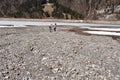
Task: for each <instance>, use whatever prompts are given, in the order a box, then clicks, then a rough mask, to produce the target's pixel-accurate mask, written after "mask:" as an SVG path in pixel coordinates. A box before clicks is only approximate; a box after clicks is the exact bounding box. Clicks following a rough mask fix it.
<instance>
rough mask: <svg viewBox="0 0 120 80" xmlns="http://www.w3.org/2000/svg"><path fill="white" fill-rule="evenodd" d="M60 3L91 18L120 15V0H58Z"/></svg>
mask: <svg viewBox="0 0 120 80" xmlns="http://www.w3.org/2000/svg"><path fill="white" fill-rule="evenodd" d="M58 3H59V4H61V5H63V6H65V7H68V8H70V9H72V10H74V11H76V12H78V13H81V14H83V15H84V16H85V17H86V18H89V19H102V18H103V19H105V18H106V17H108V18H109V17H110V16H111V17H116V16H120V0H58Z"/></svg>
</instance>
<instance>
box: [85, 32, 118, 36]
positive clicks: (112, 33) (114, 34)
mask: <svg viewBox="0 0 120 80" xmlns="http://www.w3.org/2000/svg"><path fill="white" fill-rule="evenodd" d="M83 32H85V33H89V34H97V35H109V36H120V33H117V32H106V31H83Z"/></svg>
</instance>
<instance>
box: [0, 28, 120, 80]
mask: <svg viewBox="0 0 120 80" xmlns="http://www.w3.org/2000/svg"><path fill="white" fill-rule="evenodd" d="M69 28H71V27H69ZM116 39H117V38H114V39H113V38H112V37H107V36H96V35H83V34H82V35H81V34H76V33H74V32H71V31H69V29H68V28H66V27H59V28H57V32H52V33H50V32H49V29H48V27H26V28H0V80H119V79H120V45H119V42H118V41H117V40H116Z"/></svg>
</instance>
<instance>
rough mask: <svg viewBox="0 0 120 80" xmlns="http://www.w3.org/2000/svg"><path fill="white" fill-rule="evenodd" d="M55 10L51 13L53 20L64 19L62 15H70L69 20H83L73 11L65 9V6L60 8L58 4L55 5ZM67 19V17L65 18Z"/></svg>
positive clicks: (81, 16)
mask: <svg viewBox="0 0 120 80" xmlns="http://www.w3.org/2000/svg"><path fill="white" fill-rule="evenodd" d="M55 7H56V8H55V10H54V12H53V17H55V18H64V15H63V13H65V14H70V15H71V16H72V18H71V19H84V16H83V15H82V14H80V13H77V12H75V11H73V10H71V9H70V8H67V7H65V6H62V5H60V4H58V3H55ZM66 17H67V19H68V16H66Z"/></svg>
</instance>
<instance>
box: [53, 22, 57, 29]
mask: <svg viewBox="0 0 120 80" xmlns="http://www.w3.org/2000/svg"><path fill="white" fill-rule="evenodd" d="M56 27H57V24H56V23H55V25H54V31H56Z"/></svg>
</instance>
